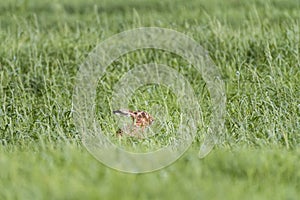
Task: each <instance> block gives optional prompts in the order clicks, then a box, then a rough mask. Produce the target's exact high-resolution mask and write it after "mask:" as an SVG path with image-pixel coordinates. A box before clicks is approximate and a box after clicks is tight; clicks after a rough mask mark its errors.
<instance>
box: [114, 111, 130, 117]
mask: <svg viewBox="0 0 300 200" xmlns="http://www.w3.org/2000/svg"><path fill="white" fill-rule="evenodd" d="M113 113H114V114H115V115H123V116H126V117H130V116H131V115H130V112H129V111H125V110H115V111H113Z"/></svg>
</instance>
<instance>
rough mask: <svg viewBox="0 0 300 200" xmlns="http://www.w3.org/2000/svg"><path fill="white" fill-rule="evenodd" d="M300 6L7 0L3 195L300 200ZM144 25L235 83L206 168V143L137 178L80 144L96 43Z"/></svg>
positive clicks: (1, 74)
mask: <svg viewBox="0 0 300 200" xmlns="http://www.w3.org/2000/svg"><path fill="white" fill-rule="evenodd" d="M299 10H300V2H299V1H295V0H288V1H284V2H283V1H279V0H274V1H271V0H267V1H262V0H250V1H238V0H229V1H217V0H212V1H204V0H200V1H192V0H187V1H184V2H183V1H179V0H175V1H171V0H166V1H157V0H151V1H146V0H141V1H133V0H129V1H120V0H116V1H114V2H110V1H108V0H105V1H99V2H98V1H91V0H85V1H82V0H75V1H71V0H63V1H37V0H33V1H29V0H23V1H21V0H9V1H5V2H4V1H3V2H1V3H0V41H1V48H0V83H1V87H0V105H1V107H0V144H1V149H0V199H82V198H89V199H99V198H103V199H116V198H118V199H119V198H122V199H149V198H151V199H170V198H173V199H182V198H188V199H270V198H274V199H297V196H299V191H300V186H299V183H300V172H299V170H298V169H299V168H300V161H299V160H300V159H299V158H300V156H299V155H300V154H299V142H300V86H299V80H300V56H299V49H300V48H299V40H300V32H299V28H300V25H299V19H300V12H299ZM143 26H157V27H164V28H171V29H174V30H177V31H180V32H183V33H185V34H187V35H189V36H191V37H192V38H194V39H195V40H196V41H197V42H199V44H201V45H202V46H203V47H204V48H205V49H207V50H208V51H209V53H210V56H211V58H212V59H213V61H214V62H215V63H216V65H217V67H218V68H219V69H220V71H221V73H222V77H223V79H224V81H225V84H226V95H227V113H226V124H225V125H226V136H225V138H226V140H225V141H224V142H223V143H222V144H220V145H218V146H217V148H216V150H214V151H213V152H212V153H211V154H210V155H209V156H208V157H206V158H205V159H203V160H198V158H197V150H198V146H199V144H200V142H201V138H199V140H197V141H195V143H194V144H193V145H192V147H191V148H190V150H189V151H188V152H187V153H186V154H185V155H184V156H183V157H182V158H180V159H179V161H178V162H176V163H175V164H173V165H171V166H169V167H167V168H165V169H162V170H160V171H157V172H153V173H149V174H142V175H131V174H123V173H120V172H117V171H114V170H111V169H109V168H106V167H105V166H103V165H102V164H100V163H99V162H98V161H97V160H95V159H94V158H93V157H92V156H91V155H90V154H89V153H88V152H87V151H86V150H85V148H84V147H83V146H82V144H81V141H80V137H81V136H80V134H79V133H78V132H77V130H76V128H75V125H74V123H73V119H72V94H73V87H74V85H75V83H74V80H75V77H76V72H77V70H78V67H79V65H80V63H81V62H82V61H83V60H84V59H85V58H86V57H87V55H88V53H89V52H90V51H91V50H92V49H93V48H94V47H95V46H96V45H97V44H98V43H100V42H101V41H103V40H104V39H106V38H108V37H110V36H112V35H114V34H117V33H119V32H121V31H125V30H128V29H132V28H137V27H143ZM165 61H166V62H167V61H168V59H166V58H165ZM171 63H172V62H171ZM173 63H174V62H173ZM168 64H169V63H168ZM176 67H177V66H176V64H174V68H176ZM183 73H184V74H185V76H186V77H187V78H190V79H192V80H193V73H192V72H191V71H189V70H187V71H183ZM196 84H197V82H194V83H193V82H192V85H193V87H194V88H195V92H196V93H197V92H198V93H200V97H201V100H202V101H204V102H205V101H208V100H209V99H208V98H207V93H205V91H204V90H203V91H202V88H201V90H200V88H199V90H200V92H199V90H197V88H198V85H196ZM202 92H203V93H202ZM208 111H209V109H207V111H206V112H208ZM202 131H203V130H202ZM200 134H201V131H200V132H199V135H200Z"/></svg>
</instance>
